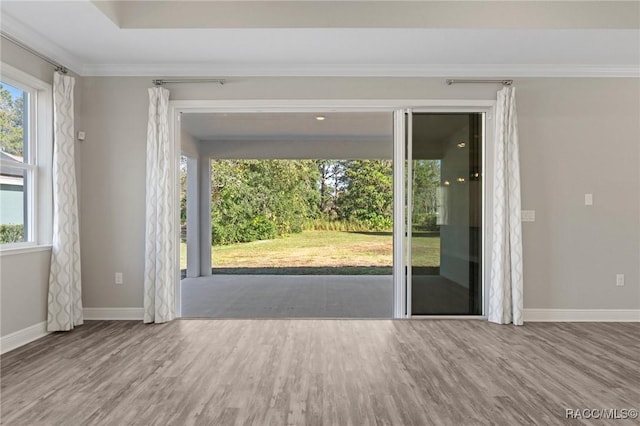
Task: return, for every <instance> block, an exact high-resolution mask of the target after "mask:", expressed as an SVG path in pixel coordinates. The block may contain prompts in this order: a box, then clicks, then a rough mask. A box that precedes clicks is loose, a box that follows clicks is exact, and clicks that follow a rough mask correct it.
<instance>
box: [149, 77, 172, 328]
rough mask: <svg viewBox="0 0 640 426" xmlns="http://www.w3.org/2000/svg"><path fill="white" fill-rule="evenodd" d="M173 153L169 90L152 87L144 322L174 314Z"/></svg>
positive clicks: (159, 320) (158, 320) (167, 318)
mask: <svg viewBox="0 0 640 426" xmlns="http://www.w3.org/2000/svg"><path fill="white" fill-rule="evenodd" d="M171 170H172V157H171V149H170V146H169V91H168V90H167V89H165V88H162V87H154V88H151V89H149V124H148V126H147V195H146V238H145V261H144V322H146V323H149V322H156V323H161V322H166V321H171V320H172V319H173V318H174V281H175V279H176V269H175V267H176V265H175V262H176V259H175V254H176V251H175V250H176V247H175V242H174V229H173V228H174V224H173V219H174V211H175V210H176V209H175V205H174V196H173V179H172V174H171Z"/></svg>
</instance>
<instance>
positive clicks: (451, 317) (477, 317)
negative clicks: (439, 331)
mask: <svg viewBox="0 0 640 426" xmlns="http://www.w3.org/2000/svg"><path fill="white" fill-rule="evenodd" d="M411 319H421V320H483V321H486V319H487V317H486V316H483V315H412V316H411Z"/></svg>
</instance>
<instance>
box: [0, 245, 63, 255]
mask: <svg viewBox="0 0 640 426" xmlns="http://www.w3.org/2000/svg"><path fill="white" fill-rule="evenodd" d="M49 250H51V244H29V245H22V244H19V245H13V246H7V247H2V246H0V257H4V256H12V255H16V254H28V253H37V252H40V251H49Z"/></svg>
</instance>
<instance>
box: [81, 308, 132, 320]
mask: <svg viewBox="0 0 640 426" xmlns="http://www.w3.org/2000/svg"><path fill="white" fill-rule="evenodd" d="M82 313H83V315H84V319H85V320H140V321H142V320H143V318H144V308H84V309H83V310H82Z"/></svg>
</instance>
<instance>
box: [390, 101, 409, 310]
mask: <svg viewBox="0 0 640 426" xmlns="http://www.w3.org/2000/svg"><path fill="white" fill-rule="evenodd" d="M405 112H406V110H404V109H399V110H396V111H395V112H394V113H393V318H407V276H406V270H407V269H406V268H407V263H406V257H405V248H406V247H405V244H406V239H405V232H406V227H405V214H406V210H405V184H406V183H405V176H404V174H405V135H406V129H405V127H406V126H405Z"/></svg>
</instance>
